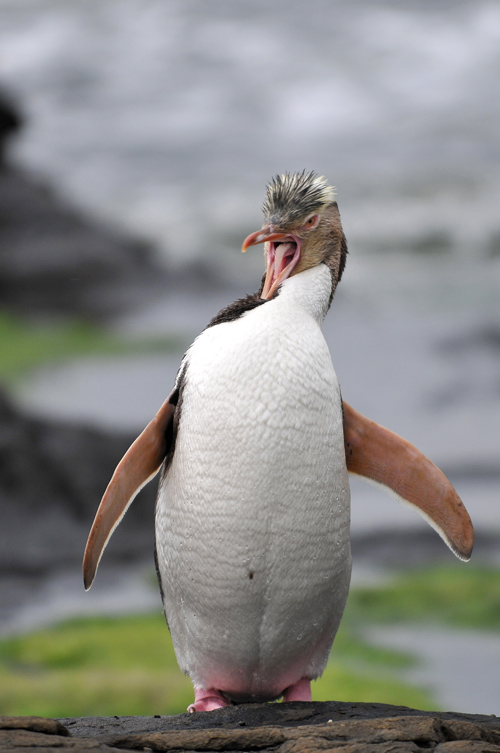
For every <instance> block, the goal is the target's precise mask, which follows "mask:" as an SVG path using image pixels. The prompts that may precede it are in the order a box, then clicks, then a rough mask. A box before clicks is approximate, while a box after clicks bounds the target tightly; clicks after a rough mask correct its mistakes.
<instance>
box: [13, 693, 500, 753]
mask: <svg viewBox="0 0 500 753" xmlns="http://www.w3.org/2000/svg"><path fill="white" fill-rule="evenodd" d="M0 749H1V750H2V751H3V750H5V751H7V750H9V751H19V753H21V751H23V752H24V751H26V752H27V751H28V750H29V751H32V752H36V751H39V752H40V751H47V753H48V751H51V750H72V751H75V752H76V751H79V752H80V753H83V752H84V751H85V752H87V751H102V752H103V753H104V752H105V751H106V752H108V753H111V752H112V751H114V752H116V751H123V750H135V751H139V750H151V751H178V752H179V753H181V752H182V751H200V752H201V751H221V752H223V751H228V753H229V751H237V750H241V751H262V753H266V752H267V751H272V752H273V753H306V752H307V753H313V752H314V751H336V750H338V751H343V753H367V751H370V753H396V752H397V753H403V752H407V753H418V752H419V751H422V750H427V751H435V752H436V753H500V719H499V718H498V717H487V716H481V715H477V714H474V715H473V714H454V713H443V714H439V713H437V712H422V711H418V710H416V709H409V708H406V707H401V706H387V705H384V704H366V703H359V704H356V703H337V702H334V701H332V702H327V703H310V704H304V703H288V704H256V705H242V706H237V707H232V708H227V709H219V710H218V711H212V712H209V713H204V714H203V713H202V714H193V715H189V714H181V715H180V716H171V717H123V718H119V717H112V718H99V717H95V718H89V719H85V718H83V719H62V720H60V721H56V720H52V719H40V718H38V717H0Z"/></svg>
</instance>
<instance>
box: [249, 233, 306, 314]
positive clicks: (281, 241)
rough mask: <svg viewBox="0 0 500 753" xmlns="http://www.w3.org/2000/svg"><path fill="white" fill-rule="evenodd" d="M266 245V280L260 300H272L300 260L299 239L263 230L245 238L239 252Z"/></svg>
mask: <svg viewBox="0 0 500 753" xmlns="http://www.w3.org/2000/svg"><path fill="white" fill-rule="evenodd" d="M259 243H266V244H267V245H266V278H265V280H264V287H263V288H262V295H261V298H264V299H265V300H268V299H269V298H272V297H273V295H274V293H275V292H276V290H277V288H278V286H279V285H281V283H282V282H283V281H284V280H286V279H287V277H290V275H291V274H292V272H293V270H294V268H295V266H296V265H297V262H298V260H299V259H300V238H298V237H297V236H296V235H290V233H276V232H272V228H263V229H262V230H258V231H257V232H256V233H252V234H251V235H249V236H248V238H245V240H244V241H243V245H242V247H241V250H242V251H243V252H244V251H246V250H247V248H248V247H249V246H257V245H258V244H259Z"/></svg>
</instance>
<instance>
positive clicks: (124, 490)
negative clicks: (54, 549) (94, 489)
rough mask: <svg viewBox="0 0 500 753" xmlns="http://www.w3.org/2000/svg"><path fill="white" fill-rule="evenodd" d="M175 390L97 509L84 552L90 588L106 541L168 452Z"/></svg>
mask: <svg viewBox="0 0 500 753" xmlns="http://www.w3.org/2000/svg"><path fill="white" fill-rule="evenodd" d="M175 396H176V390H173V391H172V393H171V394H170V395H169V396H168V397H167V399H166V400H165V402H164V403H163V405H162V406H161V408H160V410H159V411H158V413H157V414H156V416H155V417H154V418H153V420H152V421H150V422H149V424H148V425H147V426H146V428H145V429H144V431H143V432H142V434H140V435H139V436H138V437H137V439H136V440H135V442H134V443H133V444H132V445H131V446H130V447H129V449H128V450H127V452H126V453H125V455H124V456H123V458H122V459H121V461H120V462H119V463H118V465H117V467H116V470H115V472H114V473H113V476H112V478H111V481H110V482H109V484H108V487H107V489H106V491H105V492H104V496H103V498H102V500H101V504H100V505H99V508H98V510H97V513H96V516H95V518H94V522H93V524H92V528H91V530H90V533H89V538H88V540H87V546H86V547H85V554H84V556H83V582H84V585H85V590H86V591H88V589H89V588H90V586H91V585H92V582H93V580H94V578H95V574H96V572H97V567H98V565H99V562H100V560H101V557H102V554H103V552H104V549H105V548H106V545H107V543H108V541H109V539H110V538H111V535H112V533H113V531H114V530H115V528H116V527H117V525H118V524H119V523H120V521H121V519H122V518H123V516H124V515H125V513H126V512H127V510H128V508H129V507H130V505H131V503H132V502H133V500H134V498H135V497H136V496H137V494H138V493H139V492H140V490H141V489H142V488H143V487H144V486H145V485H146V484H147V483H148V481H151V479H152V478H154V476H156V474H157V473H158V471H159V470H160V467H161V465H162V463H163V461H164V459H165V457H166V455H167V454H168V452H169V449H170V446H171V442H172V424H173V417H174V412H175V402H176V400H175Z"/></svg>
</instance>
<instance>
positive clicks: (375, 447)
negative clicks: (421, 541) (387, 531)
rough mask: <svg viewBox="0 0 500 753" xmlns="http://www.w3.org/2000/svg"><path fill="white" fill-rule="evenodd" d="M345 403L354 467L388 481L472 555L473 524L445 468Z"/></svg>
mask: <svg viewBox="0 0 500 753" xmlns="http://www.w3.org/2000/svg"><path fill="white" fill-rule="evenodd" d="M343 406H344V444H345V452H346V462H347V470H348V471H349V473H353V474H355V475H358V476H362V477H363V478H365V479H366V480H367V481H373V482H375V483H377V484H382V485H383V486H385V487H386V488H387V489H388V490H389V491H391V492H393V493H394V494H395V495H396V496H397V497H398V498H399V499H400V500H401V501H402V502H405V503H407V504H409V505H411V506H412V507H413V509H414V510H415V511H416V512H418V513H419V514H420V515H421V516H422V517H423V518H424V519H425V520H426V521H427V522H428V523H429V525H430V526H432V528H434V529H435V530H436V531H437V533H438V534H439V535H440V536H441V538H442V539H443V541H444V542H445V543H446V544H447V545H448V546H449V547H450V549H451V551H452V552H453V553H454V554H455V555H456V556H457V557H459V559H462V560H465V561H467V560H469V559H470V556H471V553H472V547H473V544H474V528H473V526H472V522H471V519H470V517H469V513H468V512H467V510H466V509H465V505H464V503H463V502H462V500H461V499H460V497H459V496H458V494H457V493H456V491H455V489H454V488H453V486H452V485H451V483H450V482H449V481H448V479H447V478H446V476H445V475H444V473H442V471H440V470H439V468H438V467H437V466H436V465H434V463H432V462H431V461H430V460H429V459H428V458H426V457H425V455H423V454H422V453H421V452H420V451H419V450H417V448H416V447H414V446H413V445H412V444H410V443H409V442H407V441H406V439H403V438H402V437H400V436H398V435H397V434H394V432H392V431H389V429H385V428H384V427H383V426H380V425H379V424H376V423H375V422H374V421H370V419H369V418H366V417H365V416H363V415H361V413H358V412H357V411H356V410H354V408H351V406H350V405H348V404H347V403H346V402H344V403H343Z"/></svg>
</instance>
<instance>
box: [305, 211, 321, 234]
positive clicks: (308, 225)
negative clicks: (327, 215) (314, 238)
mask: <svg viewBox="0 0 500 753" xmlns="http://www.w3.org/2000/svg"><path fill="white" fill-rule="evenodd" d="M318 222H319V214H313V215H311V217H308V219H307V220H306V221H305V224H304V225H303V227H304V229H305V230H311V229H312V228H313V227H316V225H317V224H318Z"/></svg>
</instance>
